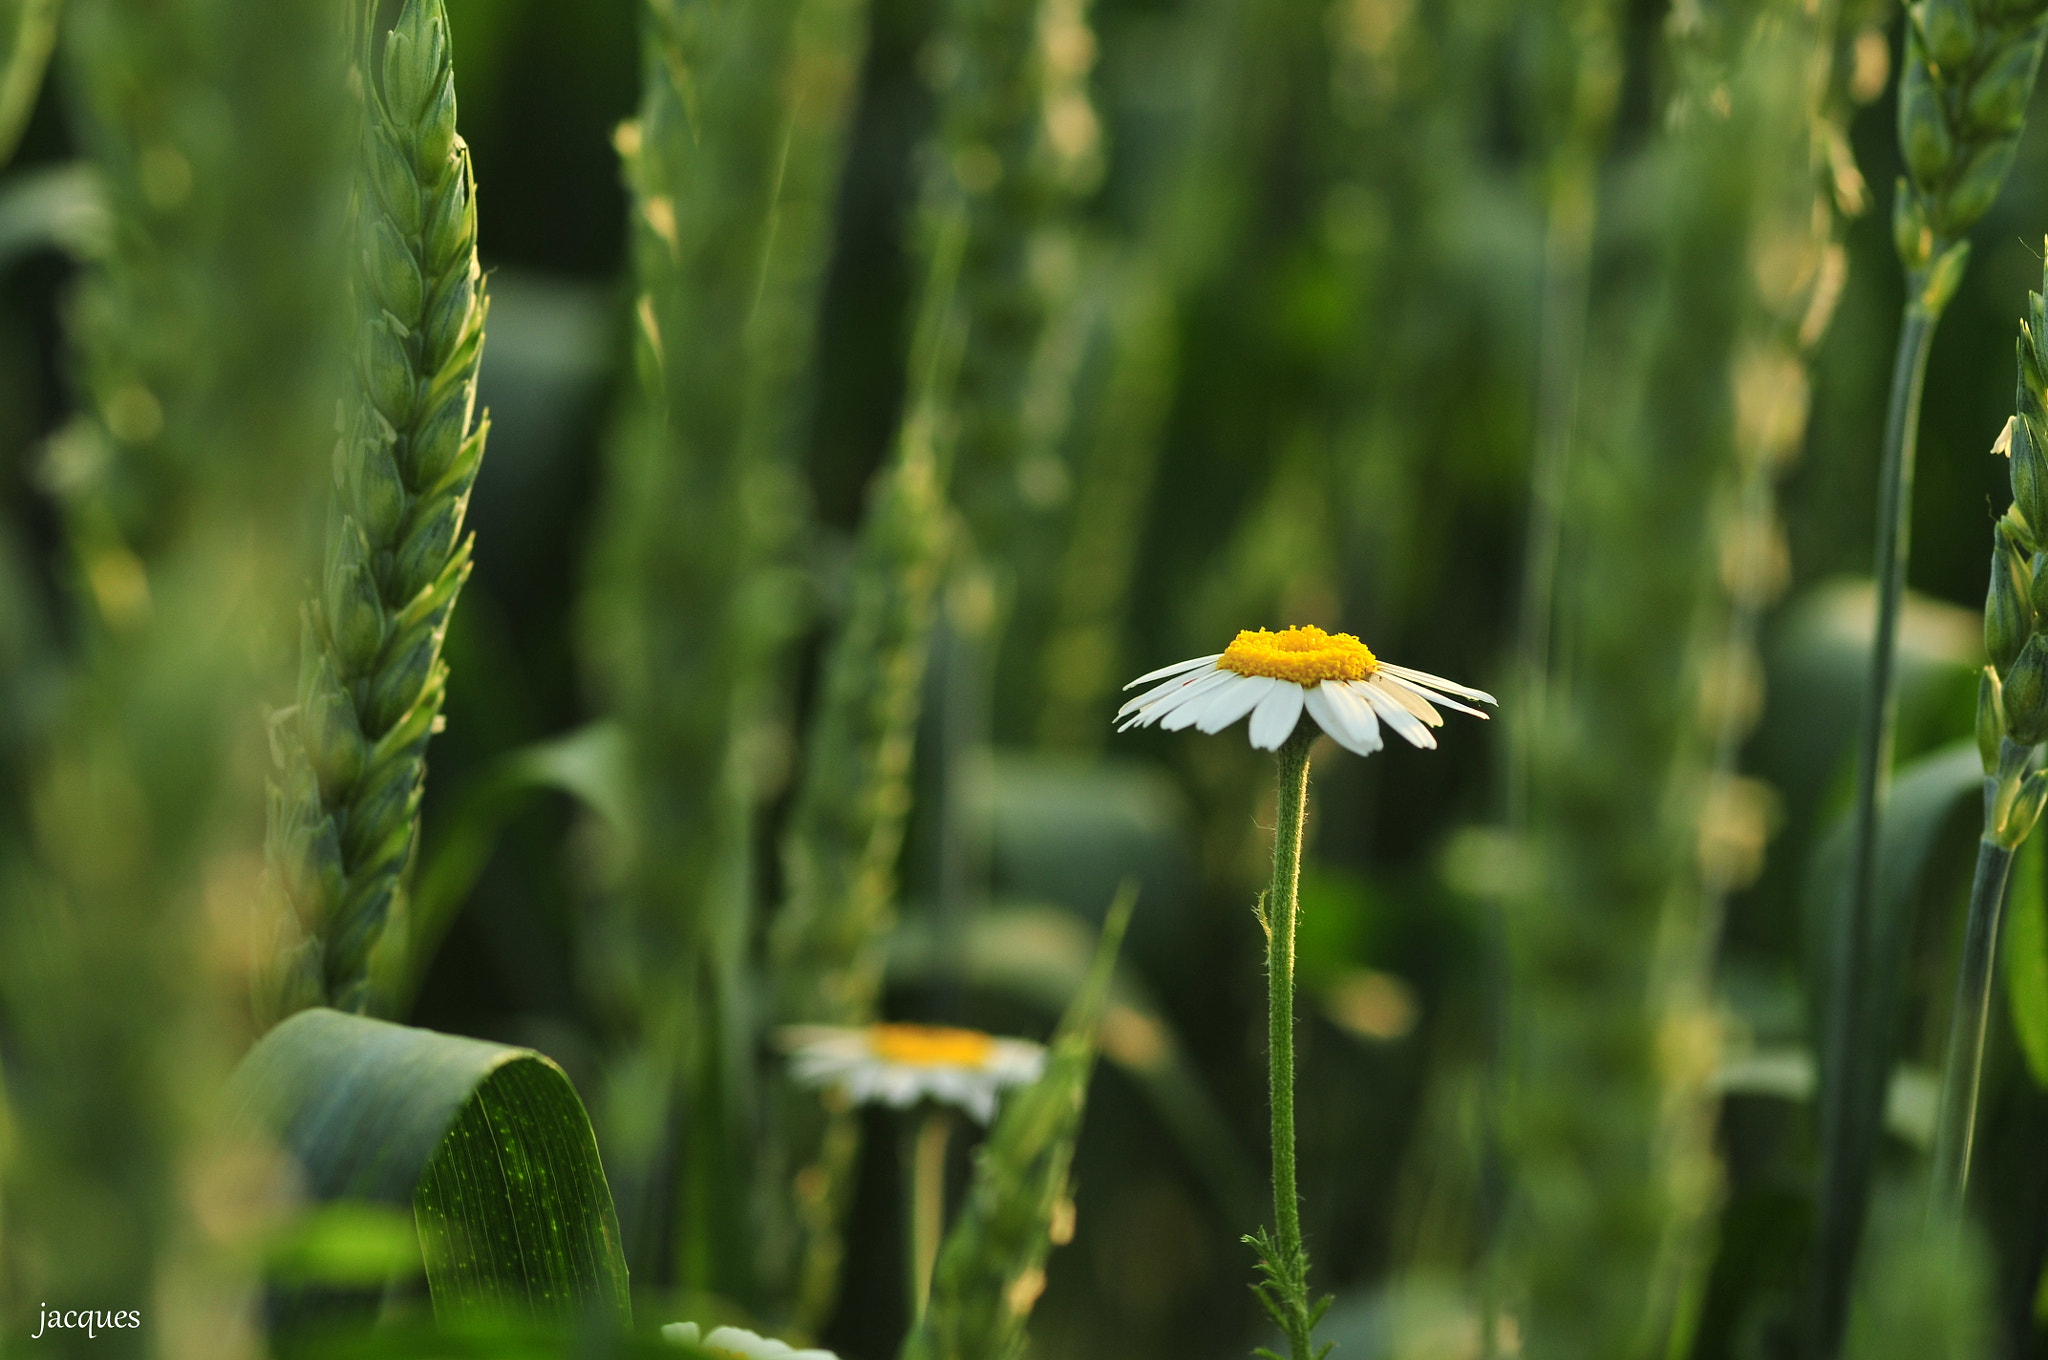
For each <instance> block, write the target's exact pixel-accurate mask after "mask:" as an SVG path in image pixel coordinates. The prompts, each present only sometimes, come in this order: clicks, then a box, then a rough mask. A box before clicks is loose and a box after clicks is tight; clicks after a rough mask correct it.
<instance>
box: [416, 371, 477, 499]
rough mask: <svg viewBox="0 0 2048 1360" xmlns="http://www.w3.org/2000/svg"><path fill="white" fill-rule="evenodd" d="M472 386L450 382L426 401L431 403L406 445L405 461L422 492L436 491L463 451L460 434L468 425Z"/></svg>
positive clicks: (424, 493) (423, 493)
mask: <svg viewBox="0 0 2048 1360" xmlns="http://www.w3.org/2000/svg"><path fill="white" fill-rule="evenodd" d="M471 397H472V389H471V387H470V385H469V384H468V383H450V384H449V385H448V386H447V387H446V388H442V389H439V390H438V391H436V392H435V393H434V394H433V395H432V396H430V397H429V398H428V401H429V402H431V403H433V404H432V406H431V408H430V409H429V410H428V412H427V414H426V417H425V418H424V419H422V420H421V421H420V424H419V428H418V429H417V430H415V431H413V435H412V438H411V440H410V441H409V442H408V444H407V452H406V462H407V465H408V470H409V471H410V473H411V476H412V484H413V486H414V487H416V488H417V489H418V490H419V492H420V493H421V494H422V495H426V494H428V493H430V492H433V491H435V490H437V489H438V488H439V487H440V485H441V479H442V478H444V477H446V476H447V475H448V470H449V469H450V468H452V467H454V466H455V458H456V455H457V454H458V453H460V452H461V451H462V436H463V433H464V431H465V429H466V428H467V427H468V425H469V411H470V402H471Z"/></svg>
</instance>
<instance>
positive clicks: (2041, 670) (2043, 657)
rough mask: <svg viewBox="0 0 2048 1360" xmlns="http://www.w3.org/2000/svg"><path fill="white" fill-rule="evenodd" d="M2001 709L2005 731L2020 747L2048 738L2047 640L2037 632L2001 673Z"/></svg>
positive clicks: (2033, 744)
mask: <svg viewBox="0 0 2048 1360" xmlns="http://www.w3.org/2000/svg"><path fill="white" fill-rule="evenodd" d="M1999 697H2000V699H2001V701H2002V702H2003V705H2004V709H2005V734H2006V735H2007V736H2008V737H2010V738H2011V739H2012V740H2013V741H2015V742H2017V743H2019V744H2020V745H2021V746H2038V745H2040V744H2041V742H2042V741H2043V740H2048V639H2044V638H2043V637H2042V636H2041V635H2040V634H2039V633H2036V634H2034V635H2033V636H2032V637H2030V638H2028V639H2027V645H2026V646H2025V647H2023V648H2021V649H2020V655H2019V659H2018V660H2017V661H2015V662H2013V663H2012V668H2011V669H2010V670H2008V671H2007V672H2006V674H2005V686H2004V689H2003V690H2002V692H2001V693H2000V696H1999Z"/></svg>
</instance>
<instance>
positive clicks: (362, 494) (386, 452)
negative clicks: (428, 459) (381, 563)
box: [349, 438, 412, 548]
mask: <svg viewBox="0 0 2048 1360" xmlns="http://www.w3.org/2000/svg"><path fill="white" fill-rule="evenodd" d="M349 477H350V481H351V483H352V486H351V487H350V491H351V493H352V495H351V499H352V500H353V501H354V506H353V509H354V510H355V512H356V513H357V514H358V515H359V516H360V517H361V520H362V525H363V531H364V533H365V534H366V535H367V536H368V538H369V540H370V542H371V544H372V545H373V546H375V547H379V548H384V547H389V546H390V545H391V540H392V539H393V538H395V537H396V536H397V534H398V529H399V525H400V524H401V523H402V522H403V521H404V519H405V510H406V506H407V505H408V504H410V503H411V499H412V498H411V497H410V496H408V495H407V494H406V490H405V483H404V482H402V481H400V480H399V476H398V464H397V462H396V461H394V460H393V458H392V457H391V445H390V442H389V441H388V440H385V439H382V438H371V439H362V440H358V441H357V442H356V456H355V457H354V458H352V459H350V460H349Z"/></svg>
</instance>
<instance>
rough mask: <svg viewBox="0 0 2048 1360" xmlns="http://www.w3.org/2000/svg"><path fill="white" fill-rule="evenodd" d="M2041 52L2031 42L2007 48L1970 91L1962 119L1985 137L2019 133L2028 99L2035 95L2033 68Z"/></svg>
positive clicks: (1964, 103)
mask: <svg viewBox="0 0 2048 1360" xmlns="http://www.w3.org/2000/svg"><path fill="white" fill-rule="evenodd" d="M2040 56H2041V54H2040V51H2039V50H2038V49H2037V48H2036V47H2035V46H2034V44H2032V43H2029V42H2018V43H2013V44H2010V45H2009V46H2007V47H2006V48H2005V49H2004V50H2003V51H2001V52H2000V53H1999V54H1998V56H1997V57H1995V58H1993V60H1992V62H1991V65H1990V66H1989V67H1988V68H1987V69H1986V70H1985V72H1984V74H1982V75H1980V76H1978V77H1977V81H1976V83H1975V84H1973V85H1972V86H1971V87H1970V93H1969V96H1968V98H1966V99H1965V100H1964V101H1963V116H1964V117H1966V118H1968V119H1969V120H1970V126H1971V127H1972V128H1975V129H1976V130H1977V131H1979V132H1983V133H2017V132H2018V131H2019V130H2020V124H2021V122H2022V121H2024V119H2025V118H2026V113H2027V99H2028V97H2029V96H2030V95H2032V94H2033V92H2034V66H2035V63H2036V62H2038V61H2039V60H2040Z"/></svg>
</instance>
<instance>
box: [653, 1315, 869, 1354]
mask: <svg viewBox="0 0 2048 1360" xmlns="http://www.w3.org/2000/svg"><path fill="white" fill-rule="evenodd" d="M661 1339H662V1340H663V1341H666V1342H668V1343H669V1344H670V1345H672V1346H695V1347H696V1348H697V1349H698V1350H700V1351H702V1352H704V1354H706V1355H715V1356H718V1357H719V1360H839V1357H838V1356H836V1355H834V1354H833V1353H832V1352H830V1351H800V1350H797V1349H795V1348H794V1347H792V1346H790V1345H789V1343H787V1342H784V1341H777V1340H775V1339H774V1338H773V1337H766V1336H762V1335H760V1334H759V1333H758V1332H750V1331H748V1330H747V1329H746V1328H744V1327H713V1328H712V1329H711V1335H709V1336H702V1335H701V1334H700V1333H699V1331H698V1328H697V1324H696V1323H694V1322H671V1323H669V1324H668V1325H667V1326H666V1327H663V1328H662V1329H661Z"/></svg>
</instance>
